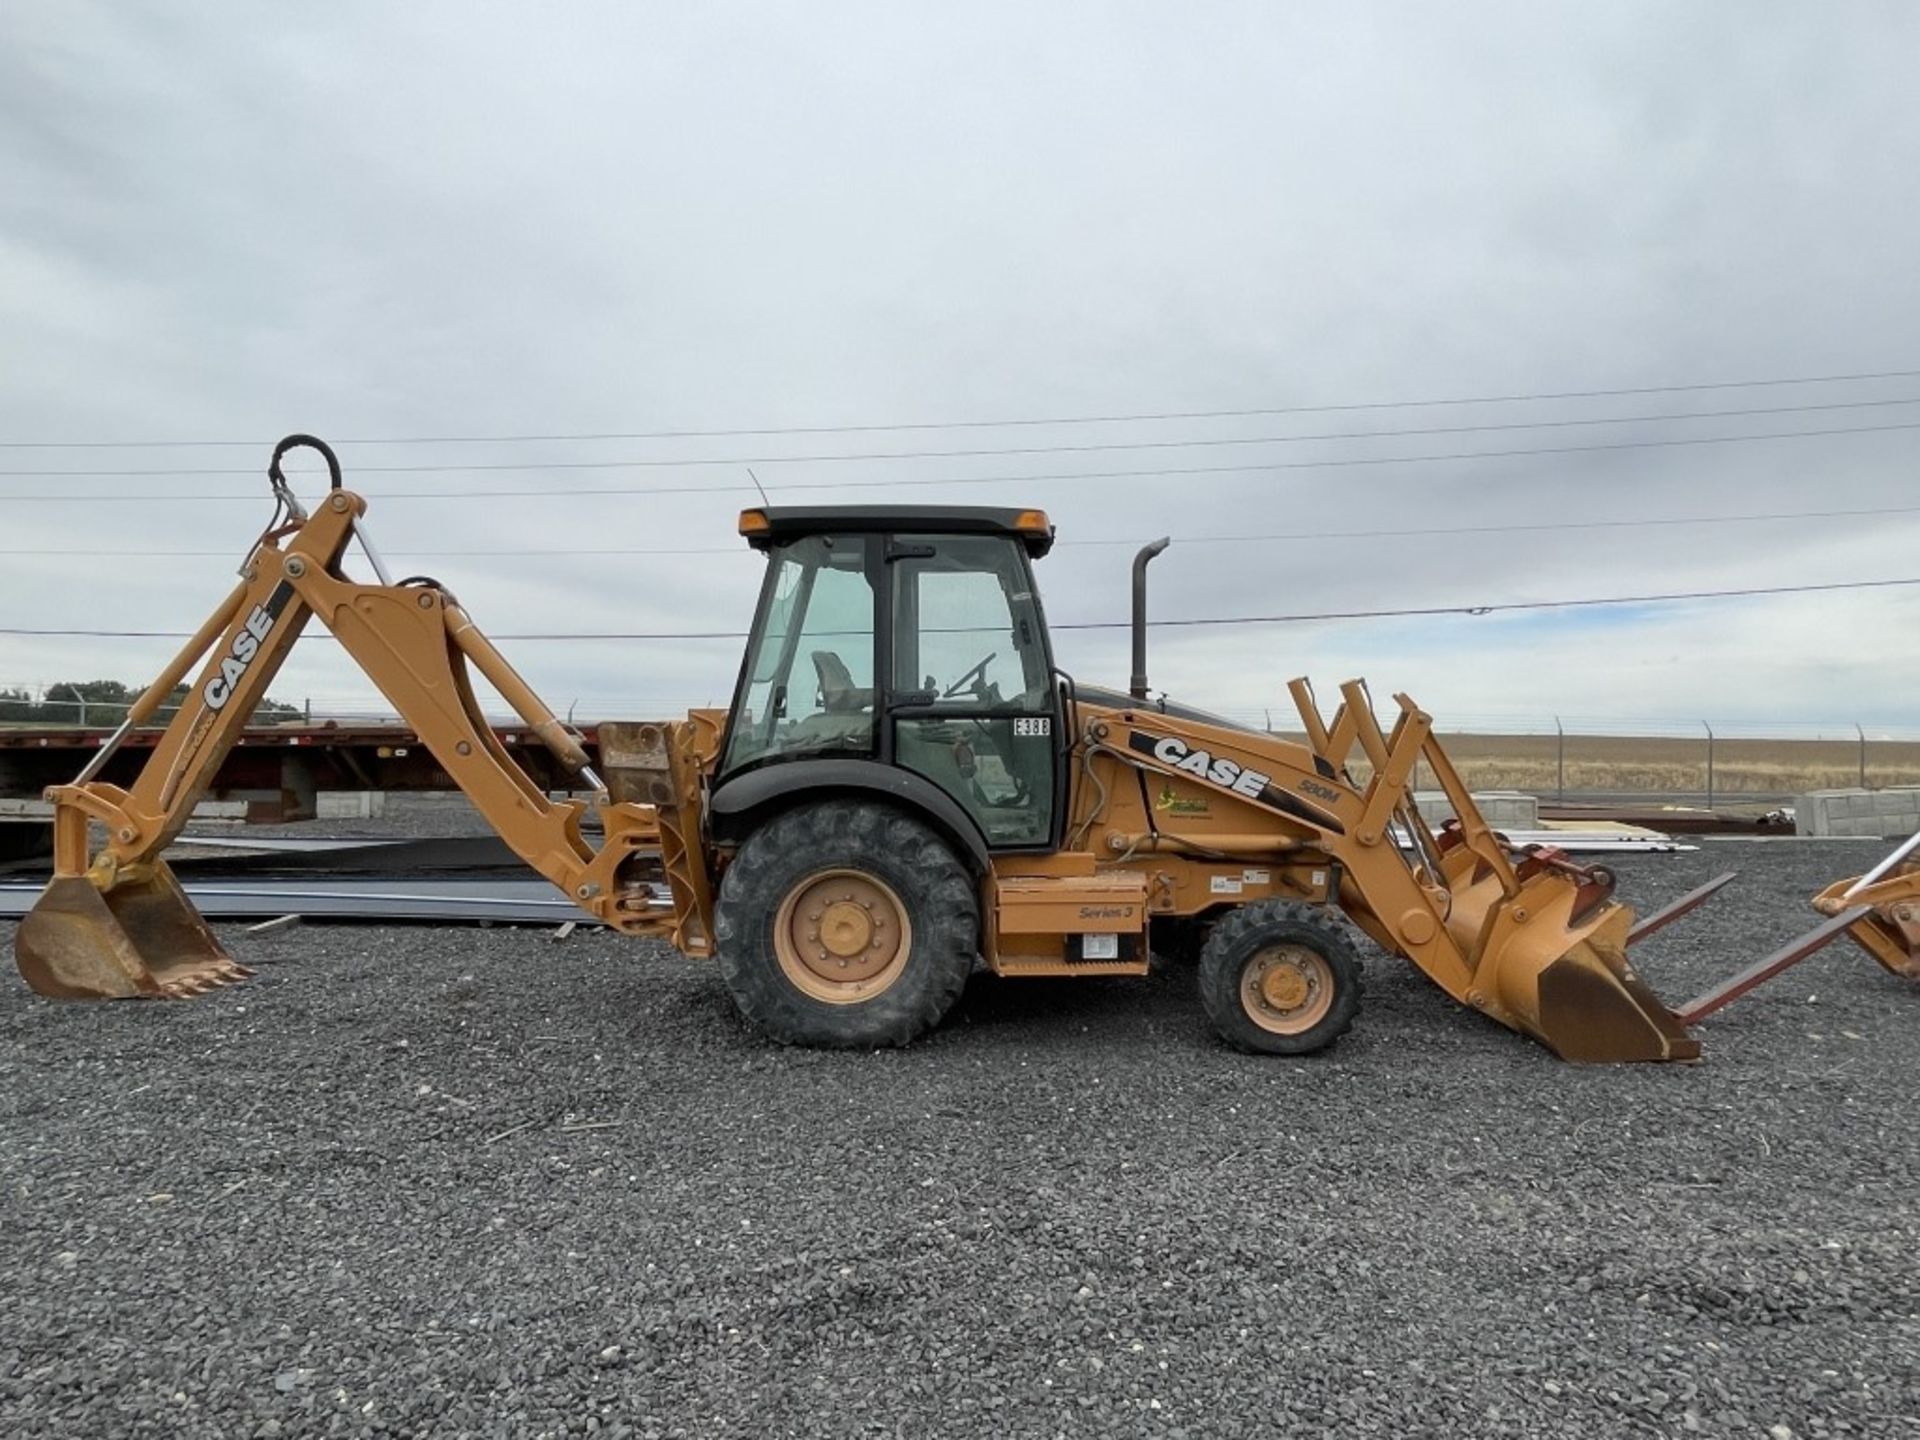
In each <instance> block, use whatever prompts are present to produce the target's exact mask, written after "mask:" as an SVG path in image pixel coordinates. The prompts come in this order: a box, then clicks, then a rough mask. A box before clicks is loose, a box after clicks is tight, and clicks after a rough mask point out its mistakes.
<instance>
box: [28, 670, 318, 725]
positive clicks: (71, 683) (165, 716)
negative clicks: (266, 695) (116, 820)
mask: <svg viewBox="0 0 1920 1440" xmlns="http://www.w3.org/2000/svg"><path fill="white" fill-rule="evenodd" d="M140 694H141V691H140V689H139V688H136V687H134V686H131V685H126V684H123V683H122V682H120V681H118V680H62V681H61V682H59V683H58V684H57V685H49V686H48V687H47V689H46V693H45V695H43V696H42V697H41V698H40V699H39V700H37V701H36V700H35V699H34V698H33V696H32V695H31V694H29V693H28V692H27V691H25V690H21V689H18V688H14V689H0V725H79V724H83V723H84V724H85V725H86V726H87V727H88V728H89V729H94V728H109V727H112V726H115V725H118V724H120V722H121V721H123V720H125V719H126V718H127V710H128V707H130V706H131V705H132V704H133V702H134V701H135V700H137V699H139V698H140ZM186 698H187V687H186V686H185V685H176V686H175V687H174V688H173V691H172V693H171V694H169V695H168V696H167V698H166V700H165V701H164V702H163V704H162V707H161V710H160V714H159V715H158V716H157V717H156V723H159V724H165V723H166V722H167V721H168V720H170V719H172V718H173V714H174V711H175V710H176V709H178V707H179V706H180V705H181V704H182V703H183V702H184V701H185V700H186ZM304 713H305V712H303V711H302V710H301V709H300V707H299V706H297V705H287V704H284V703H283V702H281V701H278V700H262V701H261V702H260V704H259V706H258V708H256V709H255V710H254V712H253V715H252V718H251V720H250V722H249V723H251V724H255V725H271V724H277V723H279V722H281V721H284V720H298V719H300V718H302V716H303V714H304Z"/></svg>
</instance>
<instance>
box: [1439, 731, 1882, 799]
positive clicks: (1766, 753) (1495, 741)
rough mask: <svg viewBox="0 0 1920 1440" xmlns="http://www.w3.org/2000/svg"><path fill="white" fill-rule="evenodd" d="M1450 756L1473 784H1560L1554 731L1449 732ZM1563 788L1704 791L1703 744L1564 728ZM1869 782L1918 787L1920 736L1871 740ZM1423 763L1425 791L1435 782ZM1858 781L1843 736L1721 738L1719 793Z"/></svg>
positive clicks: (1717, 748)
mask: <svg viewBox="0 0 1920 1440" xmlns="http://www.w3.org/2000/svg"><path fill="white" fill-rule="evenodd" d="M1441 740H1442V742H1443V743H1444V744H1445V745H1446V748H1447V753H1448V754H1449V755H1451V756H1452V757H1453V761H1454V764H1456V765H1457V766H1458V767H1459V768H1460V772H1461V774H1462V775H1463V776H1464V777H1465V779H1466V782H1467V785H1468V787H1469V788H1470V789H1473V790H1522V791H1525V792H1527V793H1529V794H1533V795H1539V796H1543V797H1552V796H1553V795H1554V794H1555V793H1556V792H1557V791H1558V790H1559V788H1560V785H1561V779H1560V775H1559V769H1558V756H1559V749H1558V747H1559V745H1560V743H1561V741H1560V738H1559V737H1558V736H1555V735H1446V734H1443V735H1442V736H1441ZM1565 745H1566V751H1565V755H1566V775H1565V788H1566V793H1567V794H1569V795H1574V794H1594V793H1602V794H1627V793H1631V794H1644V795H1648V796H1661V795H1697V794H1699V793H1701V792H1703V791H1704V790H1705V789H1706V788H1707V741H1706V737H1705V736H1704V735H1702V736H1700V737H1699V738H1698V739H1684V738H1676V737H1672V736H1661V735H1644V736H1636V735H1569V736H1567V737H1566V741H1565ZM1866 771H1867V784H1868V785H1869V786H1870V787H1872V788H1874V789H1882V788H1885V787H1887V786H1890V785H1920V742H1914V741H1876V740H1869V741H1868V742H1867V766H1866ZM1432 783H1433V782H1432V777H1431V775H1430V774H1429V773H1428V772H1427V770H1426V767H1425V766H1424V765H1423V766H1422V767H1421V773H1420V777H1419V784H1420V786H1421V788H1427V787H1430V786H1431V785H1432ZM1859 783H1860V747H1859V745H1858V744H1857V743H1855V742H1853V741H1847V740H1752V739H1731V740H1718V741H1716V742H1715V744H1714V748H1713V789H1714V795H1715V797H1716V798H1718V797H1720V796H1726V797H1728V798H1734V799H1737V797H1739V796H1742V795H1749V796H1781V795H1798V794H1804V793H1805V792H1807V791H1809V790H1832V789H1842V788H1846V787H1849V786H1855V785H1858V784H1859Z"/></svg>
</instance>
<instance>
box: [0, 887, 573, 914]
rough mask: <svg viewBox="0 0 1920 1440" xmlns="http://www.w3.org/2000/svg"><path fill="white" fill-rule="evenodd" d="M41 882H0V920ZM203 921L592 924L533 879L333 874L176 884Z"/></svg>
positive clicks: (16, 910) (21, 909)
mask: <svg viewBox="0 0 1920 1440" xmlns="http://www.w3.org/2000/svg"><path fill="white" fill-rule="evenodd" d="M44 888H45V887H44V886H43V885H41V884H40V883H38V882H20V881H8V882H0V919H18V918H20V917H21V916H23V915H25V914H26V913H27V911H28V910H30V909H32V908H33V904H34V902H35V901H36V900H38V899H39V898H40V893H41V891H42V889H44ZM183 888H184V889H185V890H186V892H187V896H188V898H189V899H191V900H192V901H193V903H194V905H195V906H196V907H198V909H199V911H200V913H201V914H202V915H205V916H206V917H207V918H208V919H210V920H244V919H260V918H270V917H274V916H279V915H303V916H309V917H313V918H330V919H340V920H348V919H364V920H466V921H489V922H496V923H500V924H520V925H559V924H562V923H563V922H565V921H568V920H574V921H578V922H579V923H581V924H583V925H591V924H596V923H597V922H596V921H594V920H593V919H592V918H591V917H590V916H587V915H586V914H584V913H583V912H582V911H581V910H580V909H579V908H578V907H577V906H575V905H574V904H573V902H572V901H570V900H568V899H567V898H566V897H565V896H564V895H561V894H560V893H559V892H557V891H556V890H555V889H554V888H553V886H551V885H549V884H548V883H547V882H546V881H545V880H539V879H527V880H518V879H487V880H445V879H419V878H407V879H398V878H391V877H383V878H380V879H358V880H348V879H344V878H343V879H334V880H325V881H286V880H279V881H274V882H272V883H260V882H249V881H243V880H201V881H194V882H190V883H187V884H185V885H184V887H183Z"/></svg>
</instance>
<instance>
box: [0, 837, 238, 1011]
mask: <svg viewBox="0 0 1920 1440" xmlns="http://www.w3.org/2000/svg"><path fill="white" fill-rule="evenodd" d="M13 951H14V958H15V959H16V960H17V961H18V963H19V966H20V974H21V975H22V976H23V977H24V978H25V980H26V982H27V984H28V985H29V986H31V987H32V988H33V989H34V990H35V991H37V992H38V993H40V994H42V995H47V996H50V997H52V998H53V999H56V1000H125V999H133V998H139V997H147V998H152V999H177V998H182V997H185V996H190V995H199V994H201V993H203V992H205V991H207V990H211V989H213V988H215V987H216V986H219V985H224V984H228V983H231V982H232V981H235V980H242V979H245V978H246V977H247V975H249V974H250V973H252V972H250V971H248V970H247V969H246V968H245V967H243V966H241V965H237V964H235V963H234V961H233V958H232V957H231V956H229V955H228V954H227V952H226V950H225V949H223V948H222V947H221V944H220V942H219V940H217V939H216V938H215V937H214V934H213V931H212V930H210V929H208V928H207V922H206V921H205V920H203V919H201V918H200V912H199V911H198V910H196V909H194V908H193V902H192V901H190V900H188V899H187V897H186V893H185V892H184V891H182V890H181V888H180V882H179V881H178V880H176V879H174V876H173V871H172V870H170V869H168V868H167V866H166V864H165V863H164V862H163V861H158V860H156V861H153V862H152V863H150V864H147V865H143V866H139V867H130V868H129V869H127V870H124V871H122V872H120V873H119V874H118V875H117V876H116V877H115V878H114V879H113V880H111V881H110V882H108V883H107V884H106V887H105V888H104V889H102V888H101V886H100V885H98V884H96V883H95V881H94V879H93V878H92V877H91V876H65V877H61V878H58V879H55V880H54V881H52V882H51V883H50V884H49V885H48V886H47V888H46V890H45V892H44V893H43V894H42V895H41V896H40V899H39V901H38V902H37V903H36V904H35V905H34V907H33V909H32V910H30V911H29V912H28V913H27V917H26V918H25V919H24V920H22V921H21V922H20V929H19V931H18V933H17V934H16V935H15V936H14V942H13Z"/></svg>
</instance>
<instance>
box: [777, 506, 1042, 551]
mask: <svg viewBox="0 0 1920 1440" xmlns="http://www.w3.org/2000/svg"><path fill="white" fill-rule="evenodd" d="M752 508H754V509H756V510H758V511H759V513H760V514H762V515H764V516H766V517H767V527H768V528H767V529H765V530H761V531H758V532H756V533H755V534H752V535H749V536H747V543H748V544H749V545H751V546H753V548H754V549H756V550H765V549H766V548H768V547H769V546H770V545H778V544H783V543H785V542H786V541H788V540H795V539H798V538H799V537H801V536H803V535H830V534H834V533H836V532H838V533H841V534H871V533H873V532H875V531H887V532H889V533H892V534H897V535H1010V536H1013V537H1014V538H1015V539H1018V540H1023V541H1025V542H1026V546H1027V553H1028V554H1029V555H1032V556H1035V557H1036V558H1037V557H1039V556H1041V555H1044V554H1046V553H1047V551H1049V550H1051V549H1052V548H1053V527H1052V526H1048V527H1047V533H1046V534H1045V535H1032V534H1028V533H1026V532H1024V531H1022V530H1019V529H1017V528H1016V526H1017V523H1018V521H1019V518H1020V516H1022V515H1024V514H1026V513H1027V511H1025V510H1022V509H1015V508H1011V507H1003V506H999V505H770V506H754V507H752Z"/></svg>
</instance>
